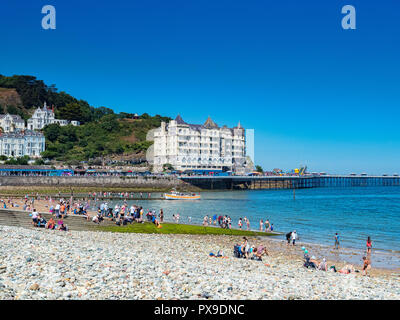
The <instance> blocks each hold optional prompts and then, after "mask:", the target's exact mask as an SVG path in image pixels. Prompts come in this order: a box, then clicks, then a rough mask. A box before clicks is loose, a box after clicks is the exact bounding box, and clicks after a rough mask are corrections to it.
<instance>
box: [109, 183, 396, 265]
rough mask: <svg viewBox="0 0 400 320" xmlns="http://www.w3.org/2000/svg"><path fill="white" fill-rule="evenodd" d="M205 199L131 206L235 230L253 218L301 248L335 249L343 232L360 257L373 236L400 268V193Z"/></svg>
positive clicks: (328, 191) (367, 190)
mask: <svg viewBox="0 0 400 320" xmlns="http://www.w3.org/2000/svg"><path fill="white" fill-rule="evenodd" d="M201 197H202V198H201V200H140V201H127V202H128V204H131V203H134V204H137V205H140V206H143V208H144V209H145V212H147V210H156V211H157V213H158V212H159V210H160V209H163V211H164V215H165V220H166V221H172V215H173V214H177V213H179V215H180V220H179V223H189V222H190V223H191V224H202V222H203V218H204V216H205V215H208V216H213V215H214V214H217V215H229V216H230V217H231V218H232V227H233V228H238V221H239V218H244V217H247V218H248V219H249V220H250V226H251V229H252V230H258V229H259V222H260V219H262V220H263V221H265V220H266V219H268V220H269V221H270V223H272V224H273V226H274V231H278V232H282V233H283V234H282V235H281V236H278V238H280V239H284V238H285V234H286V233H287V232H289V231H293V230H296V232H297V233H298V235H299V242H300V243H315V244H321V245H326V246H332V247H333V246H334V235H335V233H336V232H337V233H338V234H339V236H340V244H341V246H342V247H345V248H350V249H354V250H357V251H360V252H362V251H364V252H365V248H366V240H367V237H368V236H370V237H371V239H372V243H373V250H374V252H378V253H379V252H381V253H383V254H385V255H387V256H393V255H394V257H392V259H390V260H391V261H392V264H393V266H396V267H400V259H397V258H396V257H397V256H399V254H400V187H388V186H386V187H385V186H380V187H347V188H343V187H341V188H334V187H331V188H311V189H297V190H295V192H294V191H293V190H289V189H285V190H247V191H213V192H201ZM116 203H117V202H116V201H113V202H111V203H110V204H112V205H115V204H116ZM189 217H191V220H190V221H189ZM244 228H245V227H244ZM399 257H400V256H399ZM397 260H398V261H397ZM393 261H394V262H393Z"/></svg>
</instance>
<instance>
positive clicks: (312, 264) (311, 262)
mask: <svg viewBox="0 0 400 320" xmlns="http://www.w3.org/2000/svg"><path fill="white" fill-rule="evenodd" d="M294 232H295V231H294ZM286 237H288V234H287V235H286ZM334 239H335V246H334V249H336V250H339V244H340V241H339V235H338V233H335V235H334ZM289 242H290V241H289V240H288V243H289ZM301 249H302V250H303V251H304V267H306V268H313V269H316V270H321V271H330V272H339V273H342V274H350V273H359V272H360V270H357V269H356V268H355V267H354V266H353V265H352V264H346V265H345V266H344V267H343V268H341V269H339V270H337V269H336V266H334V265H332V266H330V267H329V268H328V264H327V261H326V259H325V258H323V259H322V260H321V261H319V260H317V258H316V257H315V256H311V257H310V255H309V254H308V250H307V249H306V248H305V247H302V248H301ZM371 251H372V240H371V237H368V238H367V242H366V253H365V255H364V256H363V257H362V274H363V275H365V276H366V275H368V271H369V270H370V269H371Z"/></svg>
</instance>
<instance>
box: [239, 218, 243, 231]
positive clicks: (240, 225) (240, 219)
mask: <svg viewBox="0 0 400 320" xmlns="http://www.w3.org/2000/svg"><path fill="white" fill-rule="evenodd" d="M242 224H243V223H242V218H239V222H238V226H239V229H242Z"/></svg>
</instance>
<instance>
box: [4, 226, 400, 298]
mask: <svg viewBox="0 0 400 320" xmlns="http://www.w3.org/2000/svg"><path fill="white" fill-rule="evenodd" d="M238 239H240V238H238V237H234V236H210V235H201V236H199V235H182V234H133V233H130V234H122V233H111V232H97V231H96V232H93V231H68V232H60V231H54V230H43V229H40V230H38V229H25V228H19V227H4V226H0V241H1V242H2V246H1V247H0V256H1V258H2V260H1V261H2V262H1V263H0V271H1V272H0V285H2V286H3V289H2V290H0V300H1V299H40V300H60V299H61V300H64V299H83V300H92V299H100V300H103V299H118V300H124V299H158V300H164V299H168V300H169V299H184V300H190V299H196V300H198V299H201V300H203V299H211V300H214V299H221V300H231V299H235V300H236V299H238V300H241V299H250V300H256V299H262V300H276V299H279V300H283V299H287V300H294V299H299V300H310V299H312V300H314V299H318V300H325V299H340V300H348V299H360V300H364V299H368V300H369V299H373V300H382V299H396V300H399V299H400V282H399V281H398V280H399V274H395V273H388V272H387V271H380V270H374V269H372V271H371V275H370V276H362V275H361V273H352V274H340V273H333V272H324V271H318V270H311V269H306V268H304V267H303V263H302V257H301V256H300V255H299V252H300V251H301V248H299V247H295V248H287V250H284V249H285V248H280V245H276V244H277V243H278V242H276V241H267V240H256V238H254V237H252V238H251V239H254V240H251V241H256V242H257V244H258V243H259V242H261V241H262V242H264V241H266V243H267V248H268V250H269V253H270V255H269V256H267V257H264V258H263V261H255V260H247V259H238V258H234V257H233V255H232V249H233V244H234V243H235V242H236V241H238ZM127 243H134V245H132V246H130V247H129V250H127V246H126V244H127ZM283 245H285V244H283ZM285 246H286V245H285ZM177 248H178V249H179V250H177ZM217 250H223V252H224V255H225V256H227V258H225V259H224V258H215V257H210V256H209V253H210V252H214V253H216V252H217Z"/></svg>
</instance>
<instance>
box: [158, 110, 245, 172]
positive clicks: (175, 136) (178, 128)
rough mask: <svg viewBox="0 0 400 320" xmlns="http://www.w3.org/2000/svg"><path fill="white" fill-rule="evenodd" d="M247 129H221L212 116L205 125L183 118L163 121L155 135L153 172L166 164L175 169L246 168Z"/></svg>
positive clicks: (233, 169) (212, 169)
mask: <svg viewBox="0 0 400 320" xmlns="http://www.w3.org/2000/svg"><path fill="white" fill-rule="evenodd" d="M245 143H246V141H245V130H244V128H242V127H241V125H240V122H239V124H238V125H237V126H236V127H234V128H228V127H227V126H223V127H219V126H218V125H217V124H216V123H215V122H214V121H213V120H211V118H210V117H209V118H208V119H207V120H206V122H205V123H204V124H202V125H201V124H188V123H186V122H185V121H183V119H182V118H181V116H179V115H178V116H177V117H176V119H175V120H171V121H170V122H169V123H165V122H162V123H161V127H160V128H158V129H156V130H155V132H154V162H153V164H154V170H155V171H161V170H162V167H163V165H164V164H171V165H172V166H173V167H174V169H175V170H182V171H185V170H192V171H196V170H201V171H203V170H204V171H215V172H217V171H222V170H228V171H235V172H239V171H241V170H242V169H243V168H244V166H245V159H246V147H245Z"/></svg>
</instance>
